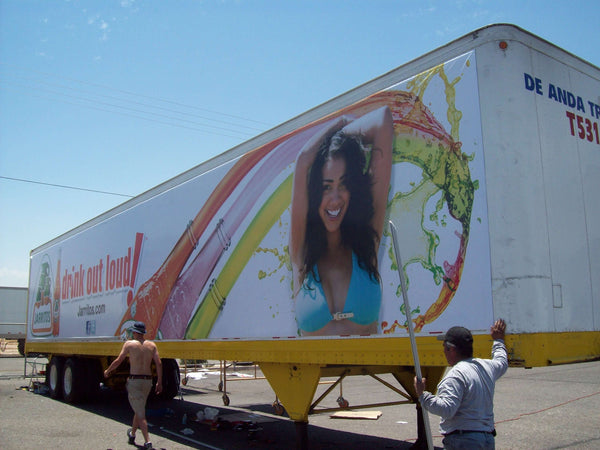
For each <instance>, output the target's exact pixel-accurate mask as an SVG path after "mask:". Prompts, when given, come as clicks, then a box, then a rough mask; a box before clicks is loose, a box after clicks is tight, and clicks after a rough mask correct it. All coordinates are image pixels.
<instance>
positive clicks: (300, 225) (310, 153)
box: [290, 107, 394, 336]
mask: <svg viewBox="0 0 600 450" xmlns="http://www.w3.org/2000/svg"><path fill="white" fill-rule="evenodd" d="M393 136H394V131H393V121H392V114H391V112H390V109H389V108H388V107H382V108H379V109H376V110H374V111H371V112H369V113H367V114H365V115H364V116H362V117H360V118H358V119H355V120H352V121H351V120H350V119H349V118H348V117H344V116H342V117H339V118H337V119H335V120H333V121H332V122H331V123H330V125H329V126H327V127H325V128H324V129H323V130H322V131H320V132H318V133H317V134H316V135H315V136H313V137H312V138H311V139H310V140H309V141H308V142H307V143H306V144H305V145H304V147H303V148H302V150H301V152H300V154H299V155H298V158H297V160H296V169H295V173H294V185H293V193H292V207H291V230H290V257H291V262H292V270H293V297H294V299H295V307H296V321H297V323H298V328H299V329H300V332H301V333H302V335H304V336H310V335H348V334H353V335H355V334H374V333H377V331H378V318H379V309H380V306H381V284H380V283H381V282H380V276H379V270H378V263H377V253H378V249H379V243H380V242H381V237H382V233H383V225H384V221H385V214H386V206H387V197H388V191H389V183H390V176H391V165H392V145H393Z"/></svg>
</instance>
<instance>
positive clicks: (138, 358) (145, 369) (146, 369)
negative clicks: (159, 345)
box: [124, 340, 156, 375]
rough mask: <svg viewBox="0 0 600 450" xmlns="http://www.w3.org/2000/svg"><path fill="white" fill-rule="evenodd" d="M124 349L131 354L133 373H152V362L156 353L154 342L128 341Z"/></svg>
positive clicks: (130, 362)
mask: <svg viewBox="0 0 600 450" xmlns="http://www.w3.org/2000/svg"><path fill="white" fill-rule="evenodd" d="M124 350H125V352H126V353H127V356H129V366H130V369H129V373H130V374H131V375H152V369H151V367H152V365H151V364H152V360H153V359H154V356H155V355H156V344H155V343H154V342H152V341H144V342H140V341H137V340H131V341H127V342H126V343H125V348H124Z"/></svg>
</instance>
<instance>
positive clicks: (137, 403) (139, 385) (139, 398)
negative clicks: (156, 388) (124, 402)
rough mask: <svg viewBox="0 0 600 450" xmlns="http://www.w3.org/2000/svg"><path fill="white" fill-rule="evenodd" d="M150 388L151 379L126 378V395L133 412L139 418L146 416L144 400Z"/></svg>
mask: <svg viewBox="0 0 600 450" xmlns="http://www.w3.org/2000/svg"><path fill="white" fill-rule="evenodd" d="M150 389H152V380H141V379H131V378H130V379H128V380H127V395H128V397H129V404H130V405H131V409H133V412H134V413H135V414H136V415H137V416H138V417H140V418H144V417H146V400H147V399H148V394H150Z"/></svg>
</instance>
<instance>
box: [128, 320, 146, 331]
mask: <svg viewBox="0 0 600 450" xmlns="http://www.w3.org/2000/svg"><path fill="white" fill-rule="evenodd" d="M130 330H131V331H133V332H135V333H140V334H146V324H145V323H144V322H136V323H134V324H133V326H132V327H131V328H130Z"/></svg>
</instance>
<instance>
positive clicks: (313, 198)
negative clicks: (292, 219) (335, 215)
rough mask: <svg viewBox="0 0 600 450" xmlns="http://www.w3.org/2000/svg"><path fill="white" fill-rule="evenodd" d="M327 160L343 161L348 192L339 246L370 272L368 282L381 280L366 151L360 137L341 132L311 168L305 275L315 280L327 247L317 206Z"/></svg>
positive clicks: (323, 146) (328, 142) (327, 142)
mask: <svg viewBox="0 0 600 450" xmlns="http://www.w3.org/2000/svg"><path fill="white" fill-rule="evenodd" d="M332 141H333V145H331V143H332ZM330 158H341V159H343V160H344V161H345V162H346V173H345V184H346V188H347V189H348V190H349V192H350V204H349V205H348V209H347V211H346V215H345V216H344V220H343V222H342V224H341V227H340V230H341V233H342V245H344V246H346V247H348V248H350V249H352V251H353V252H354V253H355V254H356V256H357V258H358V264H359V266H360V267H361V268H362V269H363V270H366V271H367V272H368V273H369V276H370V277H371V279H373V280H377V281H380V278H379V271H378V270H377V248H376V244H377V232H376V231H375V230H374V229H373V227H372V226H371V220H372V219H373V216H374V214H375V209H374V208H373V193H372V191H371V186H372V179H371V175H370V174H369V170H368V167H367V161H366V158H365V151H364V148H363V145H362V142H361V140H360V138H359V137H357V136H355V135H345V134H343V133H342V132H338V133H336V134H334V135H332V136H330V137H329V138H327V139H324V141H323V143H322V144H321V147H320V149H319V152H318V153H317V156H316V157H315V161H314V162H313V164H312V167H311V169H310V173H309V178H308V214H307V218H306V233H305V240H304V255H305V256H304V268H303V269H304V273H305V274H308V273H309V272H312V275H313V277H315V278H316V277H317V274H316V273H315V272H314V266H315V264H316V263H317V261H319V259H320V258H321V256H322V255H323V253H324V251H325V249H326V248H327V239H326V233H327V232H326V230H325V225H323V221H322V220H321V217H320V216H319V206H320V205H321V199H322V198H323V166H324V165H325V163H326V161H327V160H328V159H330Z"/></svg>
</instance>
